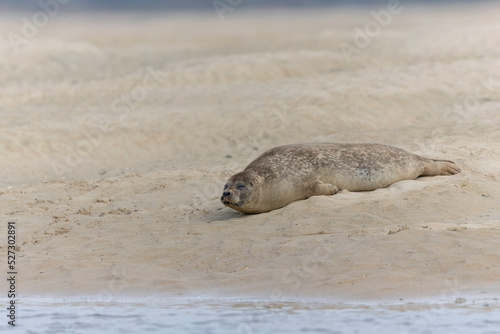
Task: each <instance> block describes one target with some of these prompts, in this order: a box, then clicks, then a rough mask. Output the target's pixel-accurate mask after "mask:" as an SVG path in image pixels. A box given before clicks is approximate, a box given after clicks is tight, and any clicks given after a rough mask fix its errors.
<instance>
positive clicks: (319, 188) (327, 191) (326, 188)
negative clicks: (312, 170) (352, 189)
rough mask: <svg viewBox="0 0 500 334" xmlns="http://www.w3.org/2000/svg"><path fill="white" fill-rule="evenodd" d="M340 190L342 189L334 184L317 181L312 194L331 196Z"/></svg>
mask: <svg viewBox="0 0 500 334" xmlns="http://www.w3.org/2000/svg"><path fill="white" fill-rule="evenodd" d="M339 191H340V189H339V188H337V187H336V186H334V185H333V184H330V183H324V182H322V181H316V183H315V184H314V186H313V190H312V193H311V195H310V196H331V195H335V194H336V193H338V192H339ZM310 196H309V197H310Z"/></svg>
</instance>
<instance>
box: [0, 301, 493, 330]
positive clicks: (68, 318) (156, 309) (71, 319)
mask: <svg viewBox="0 0 500 334" xmlns="http://www.w3.org/2000/svg"><path fill="white" fill-rule="evenodd" d="M2 304H3V305H5V303H2ZM499 315H500V304H499V303H498V301H490V302H480V303H474V304H471V303H469V302H466V303H464V304H441V305H427V304H400V305H346V304H342V303H341V304H325V303H306V302H269V301H261V300H217V301H215V300H165V301H162V302H158V301H154V302H119V303H117V302H110V303H86V302H68V301H64V300H59V301H57V300H34V299H33V300H23V301H21V302H20V303H19V305H18V309H17V319H16V327H15V328H14V327H11V326H8V325H7V321H6V320H5V317H2V318H3V319H4V320H3V321H2V323H1V324H0V330H1V331H2V332H7V330H8V332H9V333H37V334H39V333H65V334H83V333H193V334H194V333H200V334H201V333H203V334H210V333H214V334H215V333H217V334H219V333H235V334H250V333H264V334H265V333H269V334H271V333H272V334H276V333H286V334H294V333H370V334H371V333H398V334H406V333H425V334H431V333H467V334H470V333H488V334H494V333H499V334H500V317H499Z"/></svg>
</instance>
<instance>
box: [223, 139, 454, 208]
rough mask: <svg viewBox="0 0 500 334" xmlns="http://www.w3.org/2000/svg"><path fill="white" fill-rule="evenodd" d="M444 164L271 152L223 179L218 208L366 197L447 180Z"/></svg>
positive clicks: (292, 148) (364, 147) (386, 150)
mask: <svg viewBox="0 0 500 334" xmlns="http://www.w3.org/2000/svg"><path fill="white" fill-rule="evenodd" d="M459 172H460V168H459V167H458V166H457V165H456V164H455V163H454V162H453V161H449V160H434V159H427V158H423V157H420V156H418V155H416V154H412V153H410V152H407V151H405V150H402V149H400V148H397V147H392V146H387V145H381V144H333V143H323V144H293V145H284V146H278V147H275V148H272V149H270V150H268V151H266V152H264V153H263V154H262V155H260V156H259V157H258V158H257V159H255V160H254V161H252V162H251V163H250V164H249V165H248V166H247V167H246V168H245V169H244V170H243V171H242V172H239V173H237V174H234V175H233V176H231V177H230V178H229V180H228V181H227V183H226V185H225V186H224V190H223V193H222V197H221V202H222V203H223V204H224V205H226V206H228V207H230V208H233V209H235V210H238V211H240V212H244V213H262V212H268V211H271V210H275V209H278V208H281V207H283V206H285V205H287V204H289V203H291V202H294V201H297V200H301V199H306V198H309V197H311V196H320V195H334V194H336V193H337V192H339V191H340V190H343V189H347V190H348V191H369V190H375V189H378V188H385V187H388V186H389V185H391V184H393V183H394V182H397V181H401V180H413V179H416V178H417V177H419V176H434V175H453V174H457V173H459Z"/></svg>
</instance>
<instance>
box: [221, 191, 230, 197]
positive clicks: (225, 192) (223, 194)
mask: <svg viewBox="0 0 500 334" xmlns="http://www.w3.org/2000/svg"><path fill="white" fill-rule="evenodd" d="M229 195H231V192H230V191H224V192H223V193H222V196H229Z"/></svg>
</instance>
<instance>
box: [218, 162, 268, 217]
mask: <svg viewBox="0 0 500 334" xmlns="http://www.w3.org/2000/svg"><path fill="white" fill-rule="evenodd" d="M260 182H261V178H260V177H259V176H258V175H257V174H256V173H255V172H252V171H243V172H240V173H237V174H234V175H233V176H231V177H230V178H229V180H227V182H226V184H225V185H224V190H223V192H222V197H221V198H220V200H221V202H222V204H224V205H225V206H228V207H230V208H232V209H235V210H238V211H240V212H245V213H252V212H256V211H255V209H254V207H255V205H256V204H257V203H258V199H259V195H260V186H259V185H260Z"/></svg>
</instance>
